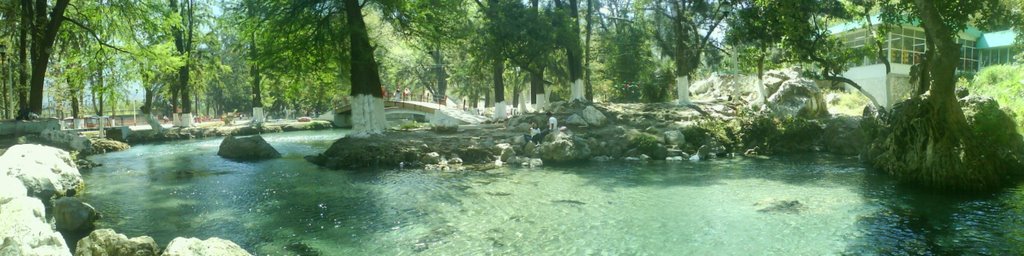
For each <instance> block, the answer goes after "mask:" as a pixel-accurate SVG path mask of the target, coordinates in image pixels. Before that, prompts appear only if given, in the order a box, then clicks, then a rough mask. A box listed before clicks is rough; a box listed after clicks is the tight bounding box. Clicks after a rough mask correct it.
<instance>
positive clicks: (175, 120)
mask: <svg viewBox="0 0 1024 256" xmlns="http://www.w3.org/2000/svg"><path fill="white" fill-rule="evenodd" d="M171 126H173V127H181V113H174V114H171Z"/></svg>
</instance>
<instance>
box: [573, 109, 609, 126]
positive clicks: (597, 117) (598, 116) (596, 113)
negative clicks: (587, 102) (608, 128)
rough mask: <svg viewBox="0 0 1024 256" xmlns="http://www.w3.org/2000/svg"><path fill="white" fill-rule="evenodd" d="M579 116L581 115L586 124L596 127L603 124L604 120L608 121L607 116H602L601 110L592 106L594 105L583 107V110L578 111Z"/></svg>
mask: <svg viewBox="0 0 1024 256" xmlns="http://www.w3.org/2000/svg"><path fill="white" fill-rule="evenodd" d="M580 117H583V120H584V121H586V122H587V123H588V124H590V125H593V126H598V127H600V126H603V125H604V124H605V122H607V121H608V118H606V117H605V116H604V113H601V111H600V110H597V108H594V106H587V108H584V109H583V111H582V112H580Z"/></svg>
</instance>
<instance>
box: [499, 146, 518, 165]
mask: <svg viewBox="0 0 1024 256" xmlns="http://www.w3.org/2000/svg"><path fill="white" fill-rule="evenodd" d="M494 148H495V151H497V152H498V156H499V157H500V159H501V161H502V162H508V161H509V160H511V159H512V158H513V157H515V156H516V150H515V148H513V147H512V145H511V144H508V143H501V144H498V145H495V146H494Z"/></svg>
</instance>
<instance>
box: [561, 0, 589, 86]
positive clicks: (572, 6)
mask: <svg viewBox="0 0 1024 256" xmlns="http://www.w3.org/2000/svg"><path fill="white" fill-rule="evenodd" d="M555 5H556V6H557V7H558V8H560V9H563V10H564V11H565V12H567V13H568V14H569V17H568V18H569V19H568V20H560V21H561V22H562V23H566V24H558V25H562V26H568V27H569V29H568V31H567V32H565V34H563V35H561V40H560V41H561V43H562V48H564V49H565V56H566V61H567V62H568V63H567V64H568V68H569V82H570V83H571V84H570V85H569V88H570V95H569V100H570V101H573V100H580V101H585V100H586V95H585V90H584V86H583V63H582V62H583V49H581V47H580V24H579V2H578V0H569V1H568V3H563V2H562V1H561V0H556V1H555ZM556 26H557V25H556Z"/></svg>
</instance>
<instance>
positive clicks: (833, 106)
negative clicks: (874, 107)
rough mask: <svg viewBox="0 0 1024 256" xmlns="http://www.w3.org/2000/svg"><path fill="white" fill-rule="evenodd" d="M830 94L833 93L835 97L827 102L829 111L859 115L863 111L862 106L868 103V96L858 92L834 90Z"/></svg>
mask: <svg viewBox="0 0 1024 256" xmlns="http://www.w3.org/2000/svg"><path fill="white" fill-rule="evenodd" d="M830 94H831V95H835V97H836V98H835V100H833V101H830V102H827V103H828V106H829V107H828V112H829V113H835V114H844V115H848V116H861V115H862V114H863V113H864V107H865V106H867V105H868V104H870V102H869V100H868V98H867V97H864V95H863V94H860V93H854V92H845V91H835V92H832V93H830Z"/></svg>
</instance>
